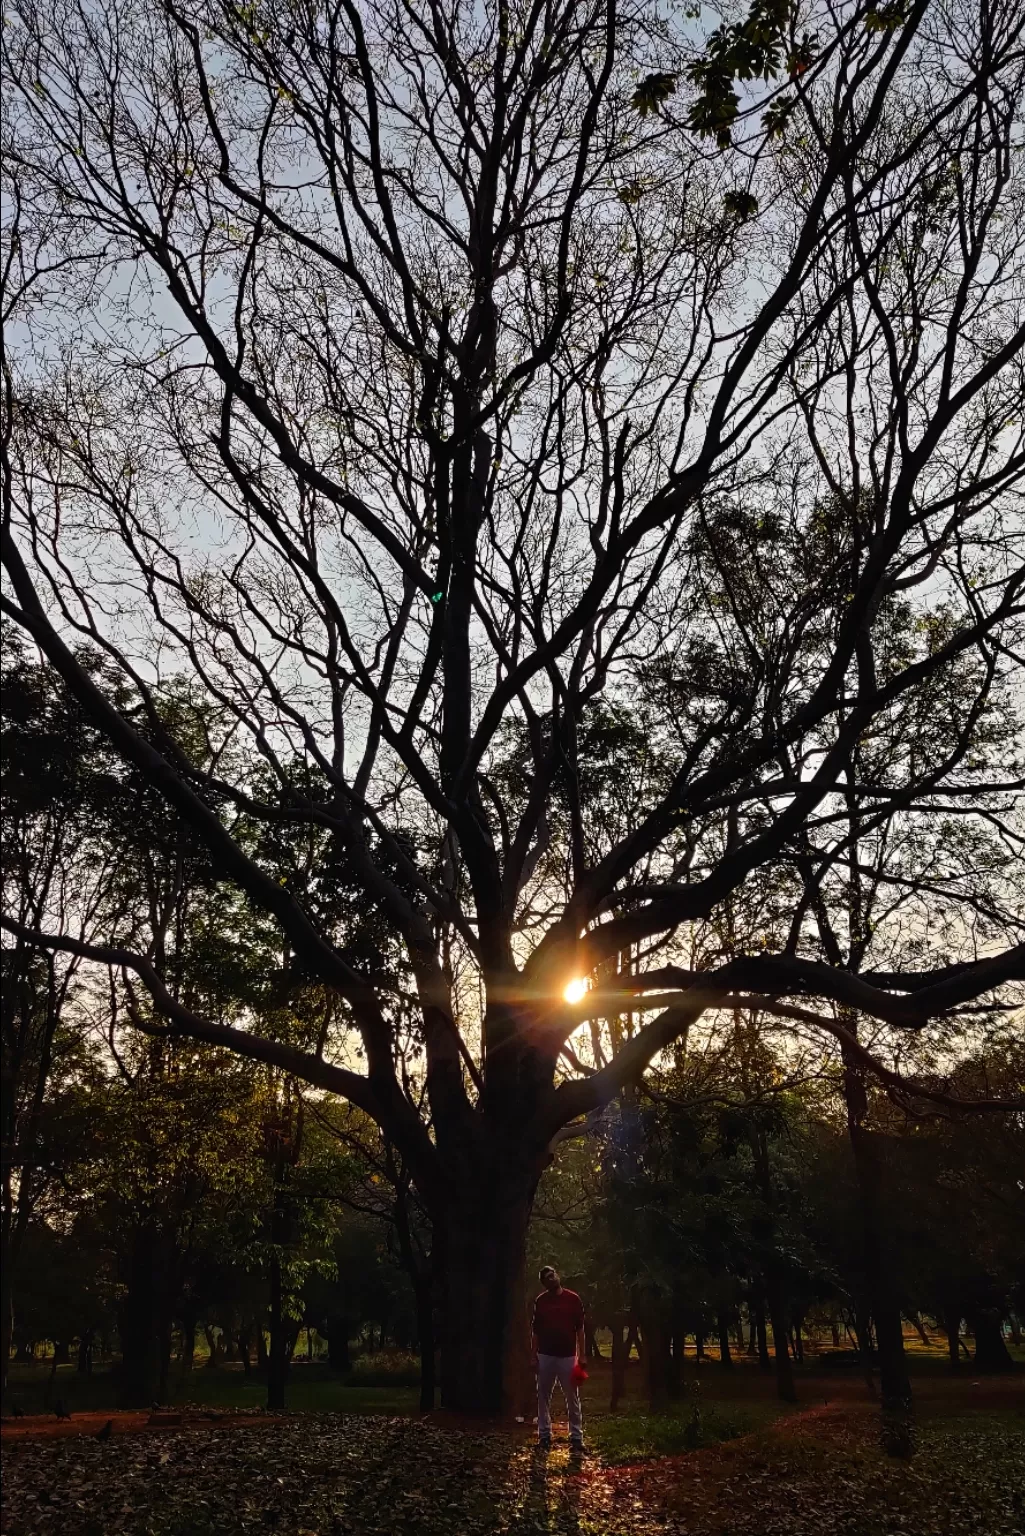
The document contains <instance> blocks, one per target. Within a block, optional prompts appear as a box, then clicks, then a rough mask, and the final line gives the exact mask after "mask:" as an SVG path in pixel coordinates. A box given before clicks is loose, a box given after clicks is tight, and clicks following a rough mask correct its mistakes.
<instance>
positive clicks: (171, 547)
mask: <svg viewBox="0 0 1025 1536" xmlns="http://www.w3.org/2000/svg"><path fill="white" fill-rule="evenodd" d="M717 20H718V25H716V26H714V27H713V30H712V31H711V32H710V33H709V32H708V31H707V25H706V19H705V17H704V12H702V13H701V16H700V17H699V16H695V15H692V14H689V13H686V12H685V13H684V14H683V15H682V16H680V17H676V16H675V15H670V14H669V13H666V12H664V11H663V10H662V9H660V8H658V7H656V6H653V5H651V4H649V3H647V0H629V3H626V4H622V5H619V4H616V3H606V0H595V3H589V4H586V5H584V6H581V5H579V4H577V3H575V0H555V3H551V4H545V5H539V4H534V3H533V0H515V3H509V0H488V3H486V4H483V5H479V4H469V3H463V0H443V3H436V0H430V3H426V4H423V5H420V4H407V3H399V0H394V3H393V0H385V3H383V4H373V5H365V4H360V3H358V0H338V3H327V4H316V5H313V4H299V3H286V4H284V5H281V4H275V5H273V6H271V5H269V4H263V3H261V0H256V3H253V4H246V5H238V4H234V3H220V0H186V3H183V4H179V3H177V0H146V3H144V4H141V5H140V4H137V3H134V0H133V3H132V4H130V5H129V4H123V3H121V0H107V3H105V4H103V5H101V6H96V5H94V4H91V3H90V4H85V3H82V0H14V3H13V4H12V6H11V8H10V15H9V20H8V25H7V26H6V27H5V29H4V36H3V45H2V46H3V60H4V71H5V79H6V81H7V84H8V101H9V109H8V116H7V119H6V121H5V125H4V129H3V147H4V155H5V160H6V164H7V167H8V177H9V186H10V196H9V198H8V201H7V209H6V212H5V215H4V217H5V220H6V227H5V235H6V252H7V256H6V263H5V267H4V306H5V308H4V314H5V321H6V325H7V329H8V336H9V341H8V350H7V354H6V359H5V364H4V389H5V416H4V427H3V468H4V505H3V526H2V541H3V543H2V557H3V569H4V573H5V589H4V593H3V597H2V603H3V612H4V614H5V616H6V618H7V620H8V621H9V622H11V623H13V624H14V625H16V626H17V627H18V629H19V630H20V631H21V632H22V633H23V634H24V636H25V637H26V641H31V642H32V643H33V644H34V645H35V647H37V649H38V651H39V653H40V654H41V656H42V657H44V658H45V659H46V661H47V663H48V665H49V666H50V667H52V668H53V669H54V671H55V672H56V673H57V674H58V675H59V677H60V678H61V679H62V681H63V684H64V686H65V687H66V689H67V690H68V694H69V697H70V698H72V699H73V700H74V701H75V704H76V708H79V709H81V711H82V712H83V714H84V716H85V717H86V718H87V720H88V721H89V724H90V729H92V730H94V731H96V732H97V733H99V734H100V735H101V736H102V738H103V740H104V742H105V743H106V745H107V747H108V748H109V750H110V751H111V752H113V753H114V754H116V755H117V756H118V758H119V759H120V761H121V762H122V763H123V764H124V765H126V768H127V769H128V770H130V772H131V774H132V775H134V776H136V777H137V779H138V781H139V783H140V785H142V786H144V787H145V792H146V794H147V796H149V797H150V800H152V802H153V803H154V804H156V803H159V804H160V806H161V807H162V812H161V814H162V815H164V816H165V817H166V818H169V820H170V824H171V825H172V826H173V828H174V833H173V836H174V838H181V839H182V840H183V842H184V843H187V844H188V846H189V847H190V848H195V849H196V850H198V856H200V857H201V859H202V861H203V864H204V866H205V868H206V870H207V879H208V881H209V882H210V885H211V889H212V891H213V892H214V893H215V896H214V899H216V900H217V901H218V902H227V903H229V904H231V905H232V906H233V909H234V910H235V911H236V913H237V925H238V929H239V932H240V933H245V932H247V931H251V930H252V929H253V928H254V926H255V928H256V929H258V930H259V934H260V939H259V942H260V943H261V944H272V946H273V947H275V948H276V951H277V955H278V957H279V958H280V975H281V977H283V978H286V979H287V983H288V985H287V987H286V988H285V989H284V991H283V993H282V996H283V997H284V996H285V994H286V993H287V996H288V998H289V999H290V1000H291V1001H289V1002H288V1005H287V1007H286V1008H285V1013H288V1012H289V1009H291V1008H292V1003H293V1002H294V1001H295V999H296V998H297V997H298V996H299V995H300V994H301V995H302V996H304V997H305V999H306V1001H305V1003H303V1004H302V1005H301V1006H300V1005H298V1004H297V1005H296V1009H295V1010H293V1011H294V1012H295V1017H294V1018H293V1017H291V1015H289V1018H288V1019H287V1020H285V1019H284V1014H282V1015H281V1020H283V1021H284V1022H282V1021H279V1023H278V1024H274V1025H271V1026H268V1024H267V1018H266V1014H264V1015H263V1017H262V1018H261V1017H260V1016H258V1014H257V1011H256V1010H255V1009H254V1008H253V1007H252V1006H251V1002H250V1000H249V999H246V998H244V997H243V998H238V999H236V1005H235V1006H233V1007H232V1008H231V1009H229V1010H228V1011H227V1012H221V1013H218V1011H217V1010H216V1009H215V1008H213V1007H211V1006H210V1003H211V999H210V996H209V995H196V996H192V997H185V996H183V995H182V994H181V992H180V990H179V989H177V988H176V986H175V983H174V977H173V974H172V969H171V968H170V966H169V964H168V958H167V957H168V950H167V945H166V936H167V932H168V928H167V924H168V920H169V919H168V916H167V909H165V908H160V909H158V908H155V907H151V908H150V909H149V915H148V916H147V915H146V914H145V912H143V911H142V909H141V908H140V907H139V906H135V907H133V908H132V911H131V913H130V914H125V913H119V912H112V913H111V914H110V916H109V919H108V920H107V921H106V923H105V924H104V925H103V931H101V932H100V931H97V932H92V933H90V935H88V936H86V935H84V934H83V933H82V931H81V930H80V928H79V927H78V926H76V923H75V922H74V921H73V920H69V919H68V917H66V916H65V915H64V914H61V913H57V914H54V913H51V912H49V911H48V912H47V913H45V914H40V915H39V917H38V919H37V917H36V915H35V914H26V913H25V912H20V913H18V912H15V913H9V914H7V915H5V917H4V925H5V929H6V931H7V932H8V933H9V934H10V935H14V936H16V937H17V939H18V940H19V942H20V943H22V944H28V945H31V946H35V947H37V948H41V949H43V950H44V951H46V952H48V953H50V954H53V953H63V954H66V955H67V954H70V955H74V956H76V957H77V958H78V959H79V960H87V961H92V962H98V963H99V964H100V965H101V966H103V965H105V966H108V967H113V968H114V970H113V973H112V974H114V975H115V977H116V978H117V986H118V987H119V988H120V989H121V995H122V996H123V998H124V1000H125V1007H126V1008H128V1009H129V1010H130V1015H131V1017H132V1018H133V1020H134V1022H135V1023H136V1024H137V1025H139V1027H141V1028H143V1029H144V1030H146V1031H149V1032H153V1031H160V1030H161V1029H164V1030H167V1031H169V1032H170V1034H171V1035H172V1036H174V1037H181V1036H188V1037H190V1038H192V1039H194V1040H197V1041H206V1042H208V1043H211V1044H215V1045H219V1046H225V1047H228V1048H230V1049H231V1050H233V1051H235V1052H237V1053H239V1054H241V1055H243V1056H245V1057H247V1058H249V1059H250V1060H253V1061H258V1062H262V1063H264V1064H266V1065H269V1066H272V1067H275V1068H278V1069H281V1070H283V1071H285V1072H287V1073H289V1074H291V1075H293V1076H294V1077H296V1078H299V1079H302V1080H305V1081H306V1082H308V1083H311V1084H315V1085H317V1086H319V1087H320V1088H322V1089H324V1090H328V1091H330V1092H333V1093H337V1094H340V1095H342V1096H344V1097H345V1098H347V1099H348V1100H349V1101H350V1102H351V1103H352V1104H353V1105H354V1106H356V1107H357V1108H358V1109H359V1110H361V1111H363V1112H364V1113H365V1114H366V1115H367V1116H369V1117H371V1118H372V1119H373V1120H374V1121H375V1122H376V1123H377V1124H378V1125H379V1126H380V1127H381V1129H382V1131H383V1133H384V1134H385V1136H386V1137H387V1139H388V1141H389V1143H390V1144H392V1145H393V1146H394V1147H396V1148H397V1149H398V1151H399V1153H400V1155H401V1157H402V1158H403V1160H404V1162H405V1164H406V1165H407V1166H408V1168H409V1170H410V1172H411V1177H412V1178H413V1180H414V1182H415V1185H416V1188H417V1190H418V1192H419V1195H420V1197H421V1198H422V1199H423V1200H424V1202H425V1204H426V1206H427V1208H428V1209H429V1210H430V1212H431V1216H432V1221H433V1223H434V1228H435V1247H436V1252H437V1256H438V1263H439V1265H440V1266H441V1268H442V1270H443V1271H445V1272H448V1271H450V1270H456V1271H459V1272H460V1273H462V1274H466V1275H471V1276H472V1277H473V1284H472V1286H471V1288H470V1289H471V1293H472V1296H473V1297H474V1298H475V1299H474V1300H473V1301H472V1303H470V1305H471V1306H472V1307H473V1308H476V1309H477V1312H478V1314H479V1321H480V1327H481V1329H482V1330H484V1332H485V1333H486V1335H487V1336H488V1337H489V1338H493V1339H494V1340H495V1341H496V1342H495V1344H494V1347H493V1349H491V1347H490V1346H489V1350H490V1353H489V1352H485V1355H486V1357H485V1358H483V1359H481V1358H473V1359H471V1358H469V1357H468V1356H467V1354H466V1353H465V1351H463V1347H462V1345H461V1343H460V1336H461V1328H462V1312H463V1309H464V1308H465V1306H466V1305H467V1302H466V1298H465V1296H462V1297H461V1298H460V1300H459V1304H458V1315H457V1309H456V1307H455V1306H454V1305H453V1306H452V1307H450V1309H449V1311H450V1316H449V1322H448V1323H447V1324H446V1325H445V1326H444V1328H443V1356H442V1358H443V1389H444V1390H445V1392H446V1394H447V1400H448V1401H449V1402H451V1404H452V1405H453V1406H463V1407H468V1408H473V1409H479V1408H481V1407H488V1406H490V1407H494V1406H496V1405H497V1404H498V1403H499V1402H500V1401H502V1400H508V1397H509V1393H510V1390H511V1389H510V1382H511V1381H513V1379H514V1378H515V1369H514V1365H513V1363H512V1361H513V1357H514V1356H515V1354H516V1351H517V1350H522V1342H517V1340H518V1324H517V1323H516V1321H515V1314H516V1304H515V1303H514V1298H515V1296H516V1295H517V1287H518V1285H519V1283H520V1281H519V1279H518V1277H520V1276H521V1275H522V1263H523V1255H524V1244H525V1234H526V1227H527V1221H528V1218H529V1212H530V1206H531V1202H532V1200H533V1196H534V1191H535V1189H536V1186H537V1183H538V1180H539V1178H540V1176H541V1172H542V1170H543V1168H544V1167H545V1166H546V1164H547V1161H548V1160H549V1159H550V1157H551V1147H552V1145H553V1138H557V1137H559V1136H560V1135H563V1134H565V1133H566V1131H567V1129H570V1130H572V1129H573V1128H579V1126H580V1125H581V1123H582V1122H583V1121H584V1120H585V1117H588V1116H593V1115H597V1114H599V1113H600V1112H601V1111H602V1110H603V1108H604V1107H605V1106H606V1105H607V1104H608V1103H609V1102H611V1101H612V1100H613V1099H614V1098H615V1097H616V1095H617V1094H619V1093H621V1092H622V1091H623V1089H624V1088H625V1087H628V1086H629V1085H630V1084H631V1083H633V1082H634V1081H636V1079H637V1078H638V1076H639V1075H641V1074H643V1072H644V1071H645V1070H646V1069H647V1067H648V1066H649V1064H650V1063H652V1062H656V1061H658V1060H659V1059H660V1056H661V1053H663V1052H664V1051H666V1050H667V1049H668V1048H669V1047H670V1046H672V1044H673V1042H674V1041H678V1040H680V1039H681V1038H683V1037H685V1036H686V1034H687V1032H688V1030H690V1029H692V1028H693V1027H694V1026H695V1025H696V1024H697V1022H698V1021H699V1020H701V1019H702V1017H703V1016H705V1015H707V1014H708V1013H709V1012H710V1011H715V1010H727V1011H731V1010H734V1009H741V1010H744V1009H755V1010H759V1011H760V1012H762V1013H764V1014H766V1015H768V1016H770V1017H771V1018H773V1019H775V1020H776V1021H777V1023H778V1027H779V1028H780V1029H781V1030H782V1031H785V1032H788V1033H789V1034H790V1035H793V1034H796V1035H798V1036H801V1035H803V1034H806V1033H807V1032H808V1031H813V1032H818V1033H820V1034H822V1035H824V1036H826V1037H828V1038H829V1039H830V1040H832V1041H834V1042H837V1043H838V1048H839V1050H840V1051H841V1052H842V1055H843V1061H844V1065H845V1069H846V1071H847V1074H848V1076H847V1081H848V1090H849V1091H848V1105H849V1109H850V1113H851V1116H852V1117H853V1122H854V1124H855V1126H856V1127H857V1126H858V1125H860V1121H861V1117H862V1114H863V1110H862V1109H859V1108H858V1105H859V1104H861V1103H862V1101H863V1102H864V1106H866V1107H867V1104H868V1099H867V1097H866V1096H865V1092H864V1086H863V1079H864V1076H865V1074H866V1073H867V1074H868V1075H869V1076H870V1077H873V1076H874V1078H875V1079H877V1080H879V1081H882V1082H883V1083H885V1084H886V1085H887V1087H888V1088H889V1089H890V1090H891V1092H892V1093H894V1094H896V1095H897V1096H898V1097H899V1098H903V1100H904V1101H905V1102H911V1103H919V1104H921V1103H923V1102H933V1103H935V1102H937V1101H939V1102H941V1103H942V1102H944V1101H945V1100H946V1099H947V1098H949V1096H950V1092H951V1084H950V1078H951V1074H952V1073H953V1071H954V1068H955V1065H956V1063H957V1060H958V1058H959V1056H961V1055H963V1054H964V1042H965V1040H966V1037H970V1036H971V1032H972V1030H973V1029H974V1028H975V1027H976V1025H977V1024H978V1022H979V1021H980V1020H983V1021H984V1020H985V1019H986V1018H987V1017H989V1015H990V1013H991V1012H992V1011H993V1010H996V1011H998V1012H999V1011H1000V1010H1004V1009H1006V1008H1008V1007H1009V1006H1012V1005H1013V1004H1014V1003H1015V1002H1016V1001H1018V1000H1019V998H1020V983H1021V981H1022V980H1023V979H1025V947H1023V943H1022V912H1021V905H1020V858H1021V846H1022V845H1021V838H1022V822H1021V788H1022V783H1023V771H1022V756H1021V752H1022V748H1021V741H1022V736H1021V723H1022V722H1021V685H1020V684H1021V679H1020V665H1021V644H1022V621H1023V613H1025V610H1023V591H1025V563H1023V560H1022V532H1023V520H1022V510H1021V484H1022V470H1023V466H1025V455H1023V439H1022V433H1023V424H1022V412H1021V401H1022V396H1023V376H1022V348H1023V342H1025V323H1023V318H1022V312H1021V310H1022V295H1023V293H1025V281H1023V278H1025V274H1023V271H1022V262H1023V254H1022V253H1023V251H1025V238H1023V236H1025V229H1023V217H1025V213H1023V210H1025V203H1023V199H1022V181H1021V176H1022V165H1021V156H1020V148H1019V145H1018V143H1017V138H1016V135H1018V134H1020V123H1019V122H1018V119H1017V112H1018V103H1019V102H1020V100H1021V98H1022V95H1023V86H1025V56H1023V54H1022V50H1021V44H1020V14H1019V8H1018V7H1017V6H1016V5H1015V4H1013V3H1010V4H1009V3H1006V0H984V3H983V4H982V5H981V6H979V5H972V6H969V5H966V4H963V3H961V0H917V3H914V4H911V5H908V6H906V7H898V6H888V7H882V8H880V7H879V6H877V5H875V4H865V3H858V0H852V3H850V4H842V5H838V6H834V5H826V4H818V3H811V4H809V5H800V6H798V5H791V4H789V3H783V4H780V3H777V0H772V3H763V0H755V3H754V4H753V5H752V6H751V7H750V9H749V10H747V11H746V12H743V11H739V12H734V11H733V10H732V9H731V10H730V12H729V14H726V13H725V12H724V14H723V15H722V16H721V17H718V18H717ZM83 645H87V646H88V647H90V648H91V649H92V651H93V652H94V653H95V654H96V655H98V656H100V657H102V666H97V665H89V664H87V662H86V660H85V659H83V655H82V652H81V647H82V646H83ZM147 803H149V801H147ZM147 814H149V813H147ZM44 915H45V917H46V919H47V921H43V916H44ZM132 975H134V976H135V977H136V978H137V981H138V979H141V982H142V983H143V987H144V989H145V991H146V993H147V996H148V1000H147V1001H145V1002H144V1001H142V999H141V998H140V996H139V995H138V991H137V981H136V982H131V981H128V980H125V979H123V978H126V977H130V976H132ZM573 982H579V983H580V986H579V987H578V988H577V989H576V990H575V991H574V993H573V994H572V995H573V996H574V997H575V999H576V1000H575V1001H574V1002H572V1003H570V1002H568V1001H567V998H566V989H567V985H568V984H570V983H573ZM585 983H586V984H587V985H586V988H585V986H584V984H585ZM304 989H305V990H304ZM318 1009H319V1012H318ZM161 1019H162V1020H163V1021H164V1022H162V1023H161V1022H160V1020H161ZM624 1019H627V1020H629V1021H630V1023H629V1027H624V1025H623V1020H624ZM641 1020H644V1022H639V1021H641ZM578 1047H579V1048H578ZM859 1095H861V1097H860V1098H859ZM969 1097H971V1095H969ZM974 1102H975V1103H976V1104H977V1105H979V1106H980V1107H984V1106H985V1105H986V1104H991V1105H992V1104H999V1103H1006V1102H1007V1101H1006V1099H1004V1098H1001V1097H999V1096H998V1097H994V1096H992V1095H989V1094H987V1093H985V1092H983V1093H980V1094H978V1095H976V1096H975V1097H974ZM865 1112H867V1109H866V1111H865ZM864 1145H865V1146H867V1145H868V1144H867V1143H865V1144H864ZM446 1362H447V1364H446Z"/></svg>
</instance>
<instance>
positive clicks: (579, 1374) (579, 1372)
mask: <svg viewBox="0 0 1025 1536" xmlns="http://www.w3.org/2000/svg"><path fill="white" fill-rule="evenodd" d="M586 1380H587V1372H586V1371H585V1370H584V1368H583V1366H582V1365H581V1364H580V1361H579V1360H578V1361H577V1363H576V1365H575V1366H574V1367H573V1385H574V1386H575V1387H579V1385H580V1383H581V1382H582V1381H586Z"/></svg>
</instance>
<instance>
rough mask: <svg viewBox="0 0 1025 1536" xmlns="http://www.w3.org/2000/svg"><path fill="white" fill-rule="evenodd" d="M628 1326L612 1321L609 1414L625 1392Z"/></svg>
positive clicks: (623, 1322)
mask: <svg viewBox="0 0 1025 1536" xmlns="http://www.w3.org/2000/svg"><path fill="white" fill-rule="evenodd" d="M628 1331H629V1324H628V1323H627V1322H626V1321H625V1320H624V1319H623V1318H620V1317H615V1318H613V1320H612V1397H611V1399H610V1401H609V1412H610V1413H615V1411H616V1409H617V1408H618V1407H619V1404H620V1402H621V1401H622V1399H623V1395H624V1393H625V1392H626V1362H627V1360H628V1359H629V1356H630V1345H629V1343H628Z"/></svg>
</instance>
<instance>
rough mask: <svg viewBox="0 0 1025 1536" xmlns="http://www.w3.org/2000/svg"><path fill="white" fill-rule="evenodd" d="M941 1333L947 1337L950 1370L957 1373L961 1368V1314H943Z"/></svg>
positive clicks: (956, 1312) (954, 1312)
mask: <svg viewBox="0 0 1025 1536" xmlns="http://www.w3.org/2000/svg"><path fill="white" fill-rule="evenodd" d="M943 1331H944V1333H945V1334H946V1335H947V1354H948V1355H949V1357H950V1369H951V1370H952V1371H958V1370H960V1368H961V1350H960V1342H959V1341H960V1338H961V1314H960V1312H958V1311H953V1310H951V1311H949V1312H944V1314H943Z"/></svg>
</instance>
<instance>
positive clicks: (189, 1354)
mask: <svg viewBox="0 0 1025 1536" xmlns="http://www.w3.org/2000/svg"><path fill="white" fill-rule="evenodd" d="M196 1323H197V1318H196V1314H195V1312H194V1311H193V1310H192V1309H191V1308H189V1309H187V1310H185V1311H184V1312H183V1313H182V1333H181V1339H182V1347H181V1360H180V1362H179V1363H180V1367H181V1374H182V1375H183V1376H188V1375H189V1374H190V1373H191V1371H192V1367H193V1366H194V1365H195V1363H196Z"/></svg>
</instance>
